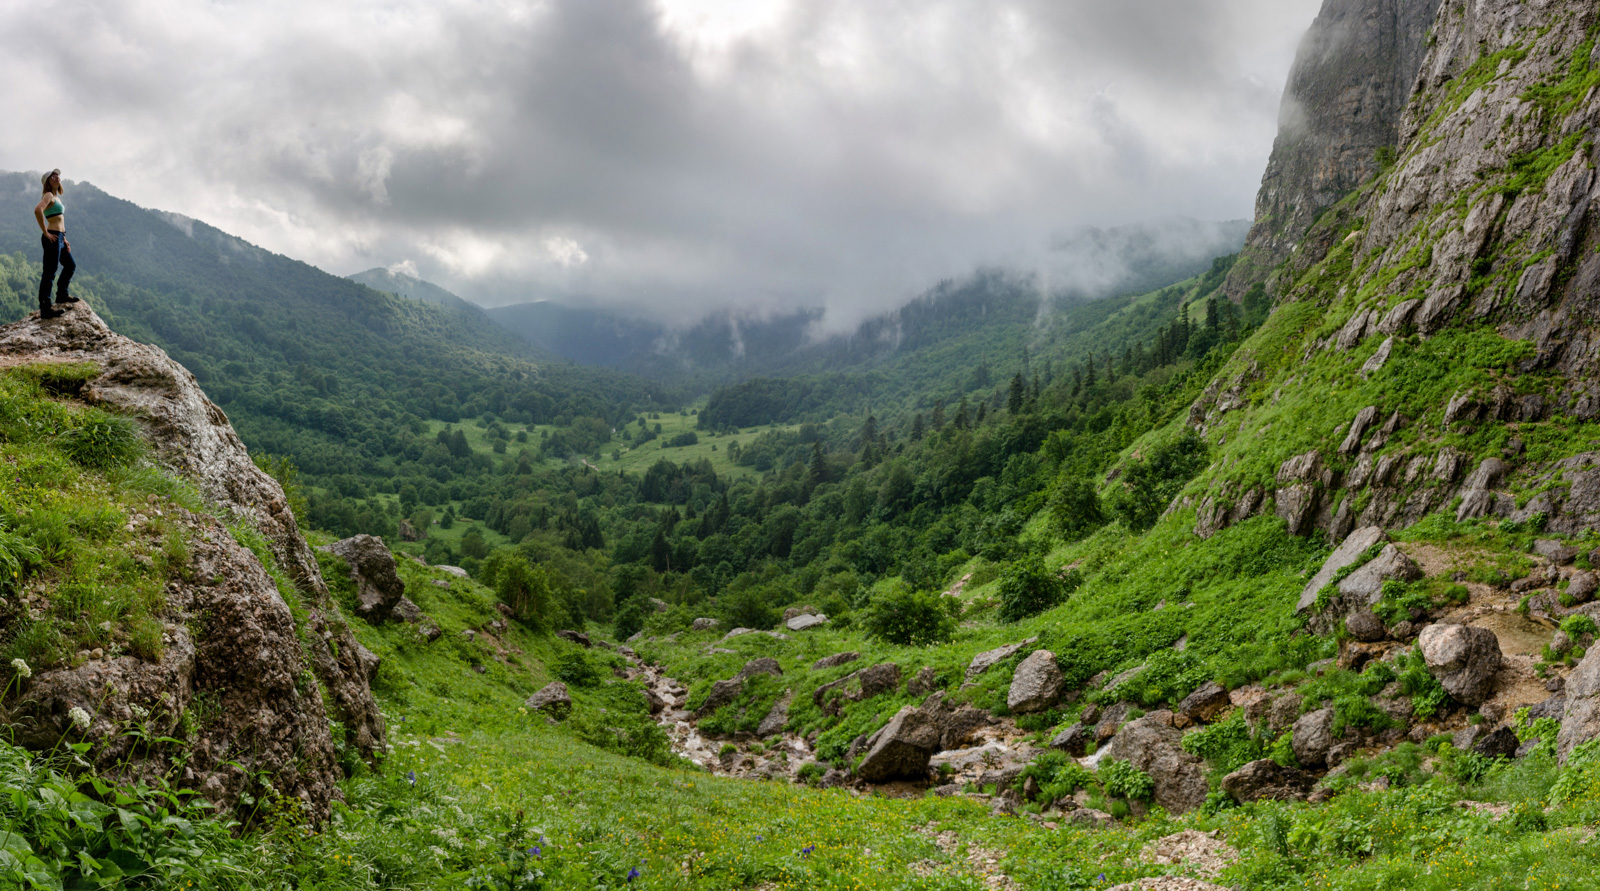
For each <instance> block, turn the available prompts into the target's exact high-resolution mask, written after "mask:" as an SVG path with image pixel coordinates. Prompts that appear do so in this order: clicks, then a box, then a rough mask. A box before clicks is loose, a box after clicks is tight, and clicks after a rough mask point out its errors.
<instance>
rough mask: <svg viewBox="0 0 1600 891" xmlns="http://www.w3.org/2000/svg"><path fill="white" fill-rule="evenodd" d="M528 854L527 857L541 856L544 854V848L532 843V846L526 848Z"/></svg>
mask: <svg viewBox="0 0 1600 891" xmlns="http://www.w3.org/2000/svg"><path fill="white" fill-rule="evenodd" d="M528 856H529V857H543V856H544V848H541V847H539V846H538V845H534V846H533V847H531V848H529V849H528Z"/></svg>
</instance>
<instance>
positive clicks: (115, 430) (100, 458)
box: [60, 412, 144, 470]
mask: <svg viewBox="0 0 1600 891" xmlns="http://www.w3.org/2000/svg"><path fill="white" fill-rule="evenodd" d="M60 443H61V450H62V451H63V452H66V453H67V457H69V458H71V459H72V460H74V461H76V462H78V463H79V464H82V465H83V466H84V467H90V468H93V469H95V470H109V469H110V468H113V467H126V466H128V465H129V464H132V463H133V462H134V461H137V460H138V459H139V455H140V454H141V453H142V452H143V451H144V442H143V440H141V439H140V438H139V431H138V428H136V427H135V426H134V424H133V422H132V421H130V420H128V419H127V418H124V417H119V416H117V415H108V414H104V413H102V412H92V413H87V414H85V415H84V416H83V417H82V418H81V419H79V421H78V424H77V426H75V427H72V428H69V429H68V430H67V431H66V432H65V433H62V434H61V439H60Z"/></svg>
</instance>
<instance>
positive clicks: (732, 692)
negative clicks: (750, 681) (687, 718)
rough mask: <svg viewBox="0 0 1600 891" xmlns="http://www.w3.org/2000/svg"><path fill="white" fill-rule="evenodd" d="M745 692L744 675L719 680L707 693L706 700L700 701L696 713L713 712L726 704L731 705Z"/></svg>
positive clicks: (699, 714)
mask: <svg viewBox="0 0 1600 891" xmlns="http://www.w3.org/2000/svg"><path fill="white" fill-rule="evenodd" d="M743 693H744V678H743V677H736V678H729V679H728V680H725V681H717V682H716V683H714V684H712V685H711V692H709V693H707V694H706V698H705V701H704V702H702V703H700V707H699V708H698V709H695V714H696V715H697V716H704V715H709V714H712V713H713V712H715V711H716V710H717V709H719V708H722V707H723V706H725V705H731V704H732V703H734V702H735V701H737V700H738V699H739V696H740V695H741V694H743Z"/></svg>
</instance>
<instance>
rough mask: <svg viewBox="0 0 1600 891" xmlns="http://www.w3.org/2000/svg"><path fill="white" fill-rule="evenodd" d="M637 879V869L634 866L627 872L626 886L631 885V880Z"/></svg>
mask: <svg viewBox="0 0 1600 891" xmlns="http://www.w3.org/2000/svg"><path fill="white" fill-rule="evenodd" d="M638 877H639V868H638V867H637V866H635V867H634V868H633V869H630V870H628V884H630V885H631V884H633V880H634V879H637V878H638Z"/></svg>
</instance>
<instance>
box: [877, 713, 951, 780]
mask: <svg viewBox="0 0 1600 891" xmlns="http://www.w3.org/2000/svg"><path fill="white" fill-rule="evenodd" d="M942 735H943V734H942V729H941V728H940V727H939V722H938V720H937V718H936V717H935V716H934V715H932V714H930V713H928V712H927V711H924V710H923V709H920V708H917V707H915V706H910V705H908V706H906V707H905V708H902V709H901V710H900V711H899V712H898V713H897V714H896V715H895V716H894V718H893V719H891V720H890V721H889V723H888V724H885V725H884V726H883V727H882V728H881V729H880V730H878V732H877V733H874V734H873V735H872V736H871V737H869V738H868V740H867V753H866V755H864V756H863V757H862V758H861V763H860V764H857V765H856V776H858V777H860V778H861V779H863V780H866V781H867V782H869V783H882V782H887V781H889V780H896V779H916V780H920V779H922V778H924V777H925V776H927V774H928V759H929V758H932V757H933V755H934V753H935V752H937V751H939V748H940V740H941V738H942Z"/></svg>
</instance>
